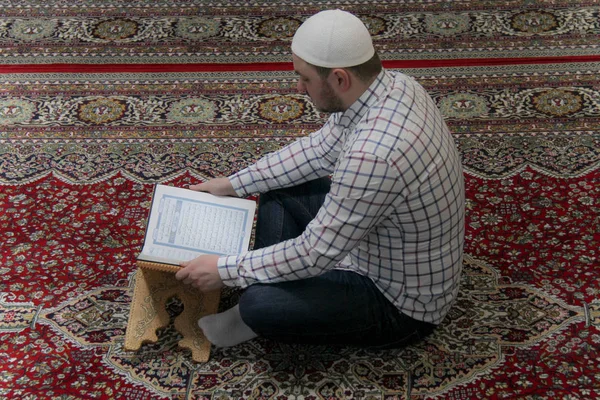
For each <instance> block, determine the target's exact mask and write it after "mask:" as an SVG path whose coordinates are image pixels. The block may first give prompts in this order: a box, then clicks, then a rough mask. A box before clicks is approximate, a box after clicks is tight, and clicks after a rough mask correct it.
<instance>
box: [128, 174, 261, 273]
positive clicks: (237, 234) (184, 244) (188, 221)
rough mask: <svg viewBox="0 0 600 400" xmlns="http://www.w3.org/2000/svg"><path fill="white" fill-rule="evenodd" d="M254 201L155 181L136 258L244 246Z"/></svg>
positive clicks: (189, 255)
mask: <svg viewBox="0 0 600 400" xmlns="http://www.w3.org/2000/svg"><path fill="white" fill-rule="evenodd" d="M255 209H256V202H254V201H252V200H246V199H239V198H235V197H224V196H223V197H222V196H214V195H212V194H209V193H203V192H195V191H192V190H189V189H183V188H176V187H172V186H166V185H157V186H156V189H155V192H154V196H153V200H152V207H151V210H150V216H149V218H148V227H147V231H146V237H145V239H144V245H143V248H142V252H141V254H140V255H139V257H138V259H140V260H145V261H153V262H163V263H168V264H179V263H180V262H182V261H189V260H191V259H193V258H195V257H197V256H199V255H201V254H217V255H234V254H240V253H242V252H244V251H246V250H248V246H249V243H250V237H251V234H252V225H253V221H254V212H255Z"/></svg>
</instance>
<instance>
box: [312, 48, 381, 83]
mask: <svg viewBox="0 0 600 400" xmlns="http://www.w3.org/2000/svg"><path fill="white" fill-rule="evenodd" d="M310 65H312V64H310ZM313 67H315V69H316V70H317V73H318V74H319V77H321V79H326V78H327V77H328V76H329V74H330V73H331V71H332V70H333V69H334V68H326V67H318V66H316V65H313ZM381 68H382V66H381V60H380V59H379V55H378V54H377V52H375V54H374V55H373V57H371V59H369V61H367V62H365V63H362V64H360V65H355V66H353V67H344V68H343V69H347V70H350V71H351V72H352V73H353V74H354V75H356V77H357V78H358V79H360V80H361V81H362V82H368V81H369V80H370V79H371V78H373V77H374V76H377V75H378V74H379V73H380V72H381Z"/></svg>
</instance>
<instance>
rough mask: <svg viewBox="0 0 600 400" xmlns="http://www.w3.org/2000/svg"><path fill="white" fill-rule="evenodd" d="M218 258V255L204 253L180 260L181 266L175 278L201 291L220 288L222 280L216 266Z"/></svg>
mask: <svg viewBox="0 0 600 400" xmlns="http://www.w3.org/2000/svg"><path fill="white" fill-rule="evenodd" d="M218 260H219V256H218V255H212V254H206V255H202V256H198V257H196V258H194V259H193V260H191V261H186V262H182V263H181V264H180V265H181V266H182V267H183V268H182V269H180V270H179V271H177V274H175V278H176V279H178V280H180V281H183V283H185V284H186V285H191V286H193V287H195V288H197V289H200V290H201V291H203V292H209V291H212V290H216V289H220V288H222V287H223V281H222V280H221V275H219V269H218V268H217V261H218Z"/></svg>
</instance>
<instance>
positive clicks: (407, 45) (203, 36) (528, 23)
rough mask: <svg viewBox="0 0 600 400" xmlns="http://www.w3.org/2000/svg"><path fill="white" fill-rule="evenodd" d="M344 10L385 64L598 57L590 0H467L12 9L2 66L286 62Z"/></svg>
mask: <svg viewBox="0 0 600 400" xmlns="http://www.w3.org/2000/svg"><path fill="white" fill-rule="evenodd" d="M331 8H342V9H344V10H347V11H351V12H353V13H355V14H357V15H358V16H359V17H360V18H361V19H363V21H364V22H365V24H366V25H367V26H368V28H369V30H370V32H371V34H372V35H373V37H374V42H375V46H376V48H377V50H378V51H379V53H380V55H381V57H382V59H384V60H398V59H400V60H426V59H466V58H507V57H509V58H510V57H557V56H585V55H597V48H596V46H594V45H593V44H592V43H595V42H596V40H597V39H596V37H597V34H598V32H599V31H600V20H599V18H598V16H599V13H600V8H599V6H598V3H597V2H595V1H591V0H587V1H586V0H578V1H568V2H567V1H562V2H557V1H552V0H537V1H527V2H524V1H521V0H507V1H502V2H498V1H488V0H473V1H469V2H468V3H465V2H460V1H456V2H448V1H445V0H434V1H408V0H405V1H398V2H389V1H384V2H355V1H344V2H333V1H327V0H312V1H308V2H301V3H296V2H287V4H285V6H284V7H282V6H281V4H276V3H275V4H271V3H270V2H264V3H255V2H233V1H220V2H216V1H215V2H213V1H206V0H192V1H171V0H159V1H154V0H143V1H133V2H123V1H116V0H115V1H102V2H96V1H77V2H74V1H71V2H65V1H61V0H50V1H48V0H33V1H27V2H23V4H20V3H19V2H8V3H7V4H6V5H3V7H2V9H1V10H0V56H1V59H2V63H3V64H49V63H88V64H98V63H105V64H119V63H162V64H164V63H171V64H173V63H239V62H245V63H253V62H265V61H267V62H289V61H290V57H291V54H290V50H289V47H290V42H291V38H292V36H293V33H294V32H295V30H296V29H297V27H298V26H299V25H300V24H301V23H302V22H303V21H304V20H305V19H306V18H307V17H308V16H310V15H312V14H314V13H315V12H317V11H319V10H323V9H331Z"/></svg>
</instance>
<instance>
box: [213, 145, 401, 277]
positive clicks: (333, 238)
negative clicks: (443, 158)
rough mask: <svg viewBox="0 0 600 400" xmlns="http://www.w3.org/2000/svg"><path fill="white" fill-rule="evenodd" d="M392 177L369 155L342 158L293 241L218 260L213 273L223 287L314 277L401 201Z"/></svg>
mask: <svg viewBox="0 0 600 400" xmlns="http://www.w3.org/2000/svg"><path fill="white" fill-rule="evenodd" d="M402 190H403V184H402V180H401V179H399V176H398V172H397V171H396V170H395V169H394V168H392V167H391V166H390V165H388V163H387V162H386V161H385V160H382V159H379V158H377V157H376V156H373V155H367V154H360V153H359V154H356V155H349V156H347V157H345V160H344V161H343V162H342V163H341V164H340V165H339V166H338V168H337V169H336V171H335V173H334V174H333V179H332V186H331V191H330V192H329V194H328V195H327V197H326V199H325V202H324V204H323V206H322V207H321V209H320V210H319V213H318V214H317V216H316V217H315V218H314V219H313V220H312V221H311V222H310V223H309V224H308V226H307V227H306V230H305V231H304V232H303V233H302V235H300V236H299V237H297V238H294V239H290V240H287V241H284V242H282V243H278V244H275V245H273V246H269V247H265V248H261V249H258V250H253V251H249V252H247V253H244V254H241V255H237V256H228V257H221V258H219V260H218V267H219V273H220V275H221V279H222V280H223V283H224V284H225V285H228V286H241V287H246V286H249V285H252V284H253V283H256V282H264V283H268V282H278V281H285V280H296V279H304V278H308V277H311V276H316V275H319V274H321V273H323V272H325V271H326V270H329V269H331V268H333V267H335V266H336V265H337V263H338V262H339V261H341V260H342V259H343V258H344V257H345V256H346V255H347V254H348V253H349V252H350V251H351V250H352V249H354V248H356V246H359V245H360V242H361V241H362V240H363V239H364V238H365V236H367V235H368V234H369V233H370V232H371V230H372V229H373V227H374V226H376V225H377V224H378V223H379V222H380V221H381V220H382V219H383V218H386V216H387V215H389V214H390V213H391V212H392V210H393V207H392V206H391V205H392V203H393V202H397V201H401V198H402V196H403V193H402Z"/></svg>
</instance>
